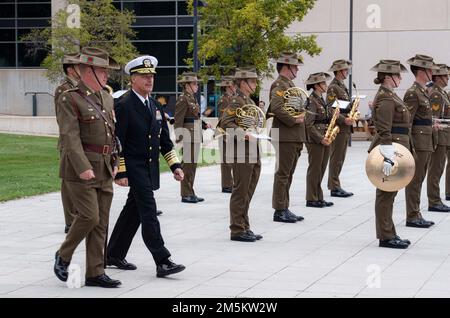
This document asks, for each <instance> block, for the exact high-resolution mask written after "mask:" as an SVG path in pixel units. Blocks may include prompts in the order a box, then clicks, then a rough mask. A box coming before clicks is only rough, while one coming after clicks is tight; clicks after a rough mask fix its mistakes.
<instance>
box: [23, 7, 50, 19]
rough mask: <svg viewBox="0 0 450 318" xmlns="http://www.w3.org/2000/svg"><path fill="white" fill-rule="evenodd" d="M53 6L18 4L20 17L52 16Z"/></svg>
mask: <svg viewBox="0 0 450 318" xmlns="http://www.w3.org/2000/svg"><path fill="white" fill-rule="evenodd" d="M51 15H52V7H51V5H50V4H20V5H18V6H17V17H19V18H50V17H51Z"/></svg>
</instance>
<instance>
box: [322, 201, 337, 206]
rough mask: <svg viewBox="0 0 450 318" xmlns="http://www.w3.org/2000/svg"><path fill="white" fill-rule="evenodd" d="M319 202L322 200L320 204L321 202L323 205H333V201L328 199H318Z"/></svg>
mask: <svg viewBox="0 0 450 318" xmlns="http://www.w3.org/2000/svg"><path fill="white" fill-rule="evenodd" d="M320 202H322V204H323V205H324V206H333V205H334V203H333V202H329V201H325V200H320Z"/></svg>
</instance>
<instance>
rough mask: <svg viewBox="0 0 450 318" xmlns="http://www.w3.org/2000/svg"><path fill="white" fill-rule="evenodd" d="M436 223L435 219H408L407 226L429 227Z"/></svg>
mask: <svg viewBox="0 0 450 318" xmlns="http://www.w3.org/2000/svg"><path fill="white" fill-rule="evenodd" d="M432 225H434V222H433V221H427V220H425V219H424V218H418V219H414V220H411V221H406V226H409V227H419V228H423V229H426V228H429V227H430V226H432Z"/></svg>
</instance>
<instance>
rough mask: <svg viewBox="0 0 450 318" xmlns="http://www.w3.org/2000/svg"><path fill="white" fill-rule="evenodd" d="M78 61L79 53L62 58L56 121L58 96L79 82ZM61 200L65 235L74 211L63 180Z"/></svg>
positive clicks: (57, 108)
mask: <svg viewBox="0 0 450 318" xmlns="http://www.w3.org/2000/svg"><path fill="white" fill-rule="evenodd" d="M78 61H79V53H75V54H66V55H65V56H64V58H63V61H62V65H63V71H64V74H66V78H65V79H64V81H63V82H62V83H61V85H59V86H58V87H57V88H56V90H55V94H54V96H55V115H56V118H57V119H58V112H59V108H60V105H59V103H58V98H59V96H60V95H61V94H62V93H63V92H64V91H66V90H68V89H71V88H74V87H76V86H77V84H78V82H79V81H80V70H79V68H78ZM58 150H59V152H60V154H61V140H60V139H58ZM61 199H62V205H63V210H64V220H65V224H66V225H65V227H64V233H66V234H67V232H69V228H70V225H71V224H72V222H73V218H74V215H75V210H74V207H73V203H72V201H71V200H70V195H69V192H68V188H67V185H66V182H65V180H64V179H61Z"/></svg>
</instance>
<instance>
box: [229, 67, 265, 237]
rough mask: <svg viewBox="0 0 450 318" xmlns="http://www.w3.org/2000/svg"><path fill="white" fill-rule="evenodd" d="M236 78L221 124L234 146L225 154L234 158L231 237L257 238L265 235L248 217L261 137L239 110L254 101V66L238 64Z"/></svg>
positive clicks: (259, 168) (255, 76) (230, 160)
mask: <svg viewBox="0 0 450 318" xmlns="http://www.w3.org/2000/svg"><path fill="white" fill-rule="evenodd" d="M234 78H235V82H236V86H237V90H236V95H235V96H234V97H233V98H232V100H231V103H230V104H229V106H228V107H227V108H226V109H225V111H224V115H223V118H222V120H221V121H220V123H221V126H220V127H221V128H222V129H224V130H225V131H227V133H230V134H229V135H228V136H226V138H227V143H228V144H231V145H232V146H233V147H232V148H234V151H233V152H232V153H230V152H229V151H228V149H230V146H229V147H228V149H227V158H226V159H227V162H233V182H234V184H233V192H232V193H231V198H230V230H231V235H230V239H231V240H232V241H241V242H254V241H256V240H260V239H262V235H259V234H255V233H253V231H252V230H251V229H250V222H249V218H248V210H249V207H250V202H251V200H252V197H253V194H254V192H255V188H256V185H257V184H258V180H259V175H260V173H261V161H260V153H259V141H258V140H255V139H254V138H253V137H250V135H249V134H248V132H246V131H244V129H243V127H241V126H239V125H238V123H237V117H236V110H237V109H239V108H240V107H242V106H244V105H249V104H250V105H255V102H254V101H253V100H252V99H251V98H250V95H251V94H253V93H254V92H255V90H256V86H257V79H258V75H257V73H256V70H255V69H254V68H238V69H236V73H235V77H234ZM230 130H231V131H230ZM230 136H231V137H230ZM228 137H230V138H229V139H228ZM233 137H234V138H233ZM233 143H234V145H233ZM255 148H256V149H255Z"/></svg>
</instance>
